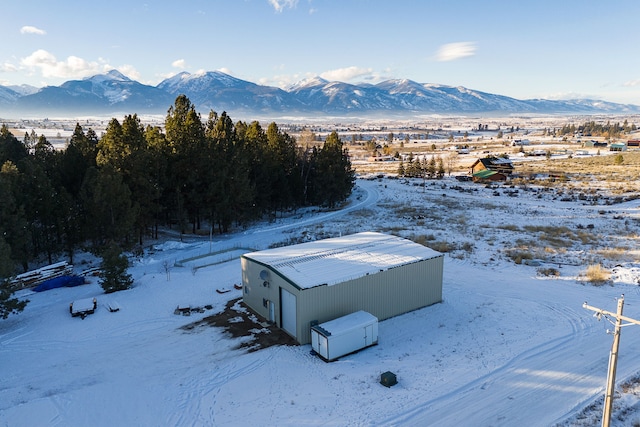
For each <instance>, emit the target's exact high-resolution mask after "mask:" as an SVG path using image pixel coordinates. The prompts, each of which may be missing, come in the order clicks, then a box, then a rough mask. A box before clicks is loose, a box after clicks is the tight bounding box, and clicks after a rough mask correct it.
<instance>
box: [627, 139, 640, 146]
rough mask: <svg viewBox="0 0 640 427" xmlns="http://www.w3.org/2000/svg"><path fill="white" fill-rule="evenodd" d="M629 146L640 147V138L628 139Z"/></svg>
mask: <svg viewBox="0 0 640 427" xmlns="http://www.w3.org/2000/svg"><path fill="white" fill-rule="evenodd" d="M627 147H640V139H630V140H628V141H627Z"/></svg>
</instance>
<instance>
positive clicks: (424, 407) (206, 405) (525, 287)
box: [0, 178, 640, 427]
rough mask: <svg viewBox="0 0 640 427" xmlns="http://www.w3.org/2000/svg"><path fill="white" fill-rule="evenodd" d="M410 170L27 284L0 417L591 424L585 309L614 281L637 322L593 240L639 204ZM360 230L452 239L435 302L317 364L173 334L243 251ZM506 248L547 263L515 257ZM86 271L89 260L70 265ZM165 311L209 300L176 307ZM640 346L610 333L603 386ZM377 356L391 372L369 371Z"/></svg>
mask: <svg viewBox="0 0 640 427" xmlns="http://www.w3.org/2000/svg"><path fill="white" fill-rule="evenodd" d="M421 184H422V181H421V180H418V181H415V182H412V181H407V180H395V179H388V178H383V179H371V180H364V179H359V180H358V181H357V188H356V190H355V191H354V194H353V196H352V198H351V199H350V201H349V203H348V204H346V205H345V206H344V207H343V208H342V209H340V210H338V211H333V212H322V211H318V210H309V211H304V212H303V211H299V212H298V213H295V214H291V215H290V216H289V217H286V218H279V219H278V220H277V221H275V222H272V223H264V224H256V225H255V226H253V227H251V228H248V229H246V230H242V231H238V232H237V233H235V234H230V235H226V236H224V237H220V236H214V241H213V242H210V241H209V240H208V238H203V240H200V241H188V242H187V241H184V242H179V241H178V240H179V239H176V238H168V239H167V240H165V241H161V242H157V243H156V244H154V245H153V246H152V247H150V248H149V250H148V251H147V253H145V255H144V256H142V257H139V258H135V259H132V267H131V269H130V273H131V274H132V276H133V278H134V279H135V285H134V287H133V288H132V289H130V290H128V291H123V292H117V293H114V294H109V295H105V294H103V293H102V290H101V288H100V286H99V284H98V281H97V279H95V278H93V279H92V280H91V283H90V284H88V285H86V286H80V287H77V288H63V289H55V290H50V291H47V292H42V293H37V294H29V295H26V294H27V292H25V295H23V296H26V297H28V298H29V299H30V300H31V302H30V303H29V304H28V306H27V307H26V309H25V311H24V312H23V313H21V314H19V315H16V316H12V317H10V318H9V319H8V320H5V321H0V364H1V365H0V366H1V367H2V368H1V369H2V375H0V425H1V426H49V425H55V426H89V425H91V426H134V425H135V426H165V425H166V426H252V427H258V426H277V425H285V426H377V425H380V426H431V425H433V426H553V425H561V426H591V425H599V423H600V420H599V417H600V413H601V403H602V395H603V391H604V387H605V382H606V371H607V363H608V357H609V351H610V349H611V343H612V336H611V335H609V334H607V329H612V328H613V327H612V325H611V324H610V323H609V322H608V321H607V320H606V319H603V320H602V321H600V322H599V321H598V320H597V319H595V318H594V317H593V312H590V311H588V310H585V309H583V308H582V304H583V302H585V301H587V302H588V303H589V305H592V306H596V307H600V308H603V309H606V310H609V311H615V309H616V298H617V297H619V296H620V295H621V294H624V295H625V315H626V316H629V317H632V318H636V319H639V318H640V288H639V280H640V264H639V263H637V259H638V254H637V253H636V252H633V251H632V250H627V251H626V252H624V251H623V252H624V253H622V254H619V256H618V257H617V258H615V259H613V257H608V258H607V257H605V256H604V255H602V254H603V253H604V252H598V250H599V249H602V250H604V249H608V248H614V247H626V248H636V247H637V240H634V239H637V236H638V234H639V233H638V228H639V227H638V226H639V225H640V216H639V214H640V211H639V206H640V200H636V201H632V202H627V203H623V204H617V205H610V206H603V205H593V204H589V203H585V202H583V201H568V202H565V201H559V200H558V198H557V197H554V195H553V192H549V191H547V192H539V191H536V190H535V189H534V188H529V189H519V191H518V194H517V196H515V197H514V194H513V193H510V194H508V191H507V190H510V191H513V189H508V188H501V187H500V188H497V189H496V188H485V187H484V186H482V185H477V184H473V183H459V182H457V181H456V180H454V179H452V178H446V179H444V180H443V181H436V182H427V185H426V187H425V188H423V187H421V186H419V185H421ZM527 226H539V227H540V228H539V229H535V228H526V227H527ZM542 227H566V228H567V229H569V230H573V231H577V230H583V231H585V230H586V232H588V233H590V235H591V236H592V237H593V238H592V239H591V240H589V239H586V240H579V239H577V240H576V239H574V240H571V239H570V238H568V237H566V236H565V237H564V238H565V239H569V240H570V241H569V242H568V243H567V244H566V245H564V247H562V248H559V247H558V245H557V244H556V245H555V246H554V244H552V243H549V242H548V241H547V240H545V239H547V238H546V237H545V236H544V235H542V234H541V233H542V231H539V230H542V229H543V228H542ZM369 230H371V231H381V232H387V233H393V234H398V235H401V236H403V237H412V236H413V237H414V238H415V237H417V238H418V239H419V238H420V236H422V238H423V239H424V240H425V242H426V244H427V245H429V244H430V243H433V244H436V243H437V244H439V245H442V244H444V243H446V244H448V245H449V249H450V250H448V252H447V255H446V257H445V270H444V287H443V295H444V301H443V302H442V303H440V304H436V305H433V306H431V307H427V308H424V309H421V310H417V311H415V312H411V313H408V314H405V315H402V316H398V317H395V318H392V319H389V320H386V321H383V322H381V323H380V325H379V344H378V345H377V346H374V347H371V348H368V349H365V350H363V351H361V352H359V353H355V354H352V355H350V356H347V357H344V358H342V359H340V360H338V361H336V362H333V363H325V362H323V361H322V360H320V359H319V358H318V357H316V356H314V355H312V354H311V353H310V350H311V348H310V345H305V346H293V347H289V346H274V347H270V348H267V349H263V350H259V351H256V352H251V353H249V352H247V351H246V350H244V349H242V348H240V343H241V342H242V339H241V338H231V337H230V336H229V335H227V334H226V333H225V332H224V331H223V330H222V329H220V328H216V327H199V328H195V329H193V330H190V331H185V330H184V329H181V327H182V326H184V325H187V324H189V323H192V322H194V321H197V320H200V319H202V318H204V317H206V316H210V315H211V314H214V313H216V312H218V311H221V310H222V309H223V308H224V306H225V304H226V303H227V302H228V301H230V300H232V299H235V298H238V297H240V296H241V291H240V290H237V289H235V288H234V284H239V283H241V271H240V261H239V256H240V255H241V254H242V253H244V252H246V251H250V250H258V249H266V248H268V247H269V246H271V245H274V244H285V243H297V242H302V241H306V240H313V239H318V238H325V237H333V236H336V235H339V234H350V233H354V232H359V231H369ZM536 230H538V231H536ZM536 242H537V243H538V248H534V247H533V245H535V244H536ZM527 245H532V247H531V248H528V249H527V247H526V246H527ZM515 247H519V248H520V249H519V250H523V251H529V252H530V253H534V254H540V255H541V256H540V258H544V259H545V260H546V262H543V263H542V265H540V266H532V265H526V264H525V263H522V264H516V262H514V260H513V258H512V257H510V256H508V253H509V252H508V251H509V250H510V249H513V248H515ZM436 249H437V248H436ZM208 253H212V255H210V256H207V254H208ZM599 258H601V262H602V263H603V265H604V266H605V267H607V268H608V269H610V270H611V271H612V272H613V275H612V283H610V284H605V285H601V286H594V285H592V284H589V283H587V282H585V280H584V277H583V274H584V272H585V270H586V267H587V266H588V265H589V264H592V263H593V262H594V260H598V259H599ZM81 259H82V258H81ZM91 267H95V261H92V260H91V259H90V257H85V261H84V262H78V263H77V264H76V269H77V270H78V271H81V270H82V269H89V268H91ZM543 268H548V269H551V268H554V269H556V270H557V272H559V274H560V275H559V276H545V275H541V274H540V270H541V269H543ZM223 288H224V289H230V290H231V291H230V292H228V293H224V294H220V293H218V292H216V289H223ZM93 297H96V298H97V301H98V309H97V310H96V312H95V314H92V315H90V316H88V317H87V318H85V319H84V320H81V319H80V318H77V317H76V318H73V317H71V316H70V315H69V303H70V302H71V301H73V300H76V299H81V298H93ZM116 304H117V306H119V307H120V310H119V311H118V312H109V310H107V308H106V307H107V306H109V305H116ZM177 306H192V307H205V306H211V308H210V309H205V310H204V312H203V313H194V314H192V315H191V316H189V317H186V316H181V315H176V314H174V310H175V309H176V307H177ZM639 352H640V327H637V328H636V327H630V328H624V329H623V333H622V337H621V346H620V358H619V363H618V381H617V384H618V385H622V384H623V383H625V382H626V381H628V380H630V379H632V378H634V377H635V376H637V375H638V374H639V373H640V358H638V357H637V355H638V353H639ZM385 371H391V372H393V373H395V374H396V375H397V378H398V384H397V385H395V386H393V387H390V388H387V387H384V386H382V385H380V384H379V379H380V374H381V373H383V372H385ZM622 389H624V390H622ZM622 389H621V390H622V391H624V393H622V394H618V395H616V402H615V403H616V409H615V412H614V419H613V425H614V426H629V425H634V423H639V422H640V413H638V412H636V411H635V408H634V405H637V402H638V399H637V397H636V396H635V395H634V387H633V386H628V387H623V388H622ZM585 408H587V410H586V411H583V410H585ZM589 408H590V409H589Z"/></svg>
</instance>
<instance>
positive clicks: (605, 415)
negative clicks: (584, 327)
mask: <svg viewBox="0 0 640 427" xmlns="http://www.w3.org/2000/svg"><path fill="white" fill-rule="evenodd" d="M582 307H583V308H586V309H587V310H591V311H595V314H594V316H595V317H596V318H597V319H598V320H600V319H602V316H603V315H604V316H605V317H607V316H611V317H615V319H616V322H615V324H614V325H615V328H614V330H613V344H612V346H611V353H610V354H609V370H608V372H607V390H606V392H605V394H604V408H603V410H602V427H609V425H610V423H611V410H612V408H613V394H614V392H615V387H616V368H617V366H618V348H619V347H620V332H621V330H622V327H623V326H629V325H631V324H635V325H640V321H639V320H635V319H632V318H630V317H626V316H623V315H622V309H623V307H624V294H623V295H621V296H620V298H619V299H618V310H617V312H616V313H612V312H610V311H606V310H602V309H600V308H596V307H592V306H590V305H587V303H586V302H585V303H584V304H582ZM623 320H624V321H625V322H629V323H626V324H624V325H623V324H622V321H623Z"/></svg>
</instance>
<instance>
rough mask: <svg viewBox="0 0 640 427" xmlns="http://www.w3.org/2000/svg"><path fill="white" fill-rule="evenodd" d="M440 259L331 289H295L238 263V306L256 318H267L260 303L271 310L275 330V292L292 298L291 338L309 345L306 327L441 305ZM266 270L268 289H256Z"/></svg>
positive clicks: (251, 265) (258, 267)
mask: <svg viewBox="0 0 640 427" xmlns="http://www.w3.org/2000/svg"><path fill="white" fill-rule="evenodd" d="M443 260H444V256H443V255H440V256H438V257H435V258H431V259H427V260H423V261H419V262H415V263H412V264H406V265H403V266H400V267H396V268H392V269H390V270H384V271H381V272H379V273H377V274H370V275H367V276H363V277H360V278H358V279H354V280H349V281H346V282H343V283H339V284H336V285H332V286H316V287H313V288H308V289H300V288H298V287H297V286H295V284H293V283H291V282H289V281H288V280H287V279H286V278H283V277H281V276H279V275H278V274H277V273H275V272H274V271H272V270H270V269H269V267H268V266H265V265H261V264H259V263H257V262H255V261H254V260H249V259H246V258H242V259H241V263H242V282H243V287H244V291H243V300H244V302H245V304H247V305H248V306H249V307H250V308H251V309H253V310H254V311H255V312H256V313H257V314H258V315H260V316H262V317H264V318H265V319H268V318H269V310H268V307H265V306H264V305H263V300H269V301H273V303H274V304H275V313H276V319H275V321H276V325H277V326H279V327H282V325H281V318H280V312H281V305H280V287H282V288H284V289H286V290H288V291H289V292H291V293H293V294H294V295H295V296H296V316H297V320H296V329H297V332H296V336H295V337H294V338H295V339H296V340H297V341H298V342H299V343H300V344H308V343H310V342H311V322H312V321H318V322H320V323H323V322H326V321H329V320H332V319H335V318H337V317H340V316H344V315H347V314H350V313H353V312H354V311H358V310H364V311H367V312H369V313H371V314H373V315H374V316H376V317H377V318H378V319H379V320H384V319H387V318H389V317H393V316H397V315H400V314H403V313H406V312H409V311H412V310H416V309H418V308H422V307H426V306H428V305H431V304H435V303H438V302H441V301H442V276H443ZM262 270H268V271H269V274H270V280H269V287H264V286H262V282H263V281H262V280H261V279H260V272H261V271H262Z"/></svg>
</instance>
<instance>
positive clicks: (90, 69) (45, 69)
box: [20, 49, 142, 81]
mask: <svg viewBox="0 0 640 427" xmlns="http://www.w3.org/2000/svg"><path fill="white" fill-rule="evenodd" d="M20 65H21V66H22V67H23V68H26V69H27V70H30V71H31V72H38V71H39V72H40V74H41V75H42V77H44V78H64V79H69V78H83V77H90V76H94V75H96V74H101V73H105V72H107V71H109V70H112V69H116V70H118V71H120V72H121V73H122V74H124V75H125V76H127V77H129V78H131V79H134V80H138V81H140V79H141V77H142V76H141V74H140V73H139V72H138V70H136V69H135V67H133V66H132V65H128V64H125V65H120V66H117V67H114V66H112V65H109V63H108V62H107V61H106V60H105V59H103V58H99V59H98V60H97V61H87V60H85V59H82V58H79V57H77V56H69V57H68V58H67V59H65V60H62V61H59V60H58V59H57V58H56V57H55V56H54V55H53V54H52V53H50V52H47V51H46V50H44V49H39V50H36V51H35V52H33V53H32V54H31V55H29V56H27V57H26V58H22V59H21V60H20Z"/></svg>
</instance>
